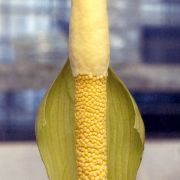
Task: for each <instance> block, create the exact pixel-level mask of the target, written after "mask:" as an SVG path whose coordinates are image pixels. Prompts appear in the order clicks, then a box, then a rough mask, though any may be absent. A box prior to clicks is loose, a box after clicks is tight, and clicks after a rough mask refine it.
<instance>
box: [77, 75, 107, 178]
mask: <svg viewBox="0 0 180 180" xmlns="http://www.w3.org/2000/svg"><path fill="white" fill-rule="evenodd" d="M106 103H107V97H106V77H104V76H99V77H97V76H88V75H78V76H77V77H75V125H76V129H75V139H76V163H77V174H78V179H79V180H95V179H97V180H104V179H106V177H107V142H106V139H107V138H106V123H105V122H106Z"/></svg>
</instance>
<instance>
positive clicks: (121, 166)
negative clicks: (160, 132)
mask: <svg viewBox="0 0 180 180" xmlns="http://www.w3.org/2000/svg"><path fill="white" fill-rule="evenodd" d="M107 99H108V101H107V117H106V118H107V119H106V120H107V146H108V147H107V149H108V152H107V158H108V161H107V165H108V180H135V179H136V174H137V170H138V168H139V165H140V162H141V157H142V153H143V148H144V125H143V122H142V119H141V116H140V113H139V110H138V108H137V105H136V104H135V101H134V100H133V98H132V96H131V95H130V93H129V91H128V90H127V88H126V87H125V86H124V85H123V83H122V82H121V81H120V80H119V79H118V77H117V76H116V75H115V74H114V73H113V71H112V70H111V69H109V71H108V79H107ZM36 139H37V144H38V147H39V151H40V154H41V157H42V160H43V162H44V164H45V167H46V170H47V173H48V176H49V179H50V180H76V179H77V178H76V161H75V159H76V157H75V137H74V82H73V76H72V73H71V69H70V64H69V61H67V63H66V64H65V66H64V68H63V69H62V71H61V72H60V73H59V75H58V76H57V78H56V79H55V81H54V82H53V83H52V85H51V86H50V88H49V90H48V91H47V93H46V94H45V96H44V98H43V100H42V102H41V105H40V107H39V110H38V113H37V120H36Z"/></svg>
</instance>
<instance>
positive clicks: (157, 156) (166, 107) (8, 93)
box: [0, 0, 180, 180]
mask: <svg viewBox="0 0 180 180" xmlns="http://www.w3.org/2000/svg"><path fill="white" fill-rule="evenodd" d="M108 5H109V6H108V7H109V19H110V33H111V34H110V37H111V65H112V66H113V67H114V69H115V70H116V72H117V73H118V75H119V76H120V77H121V79H123V81H124V82H125V83H126V85H127V86H128V87H129V89H130V91H131V92H132V94H133V96H134V98H135V99H136V102H137V104H138V106H139V108H140V111H141V113H142V116H143V119H144V123H145V127H146V144H145V152H144V157H143V161H142V164H141V167H140V170H139V173H138V177H137V180H152V179H153V180H179V179H180V171H179V169H178V168H179V164H180V78H179V77H180V1H178V0H136V1H134V0H109V1H108ZM69 8H70V1H69V0H26V1H22V0H0V159H1V161H0V180H47V177H46V173H45V170H44V167H43V164H42V162H41V160H40V156H39V153H38V150H37V146H36V144H35V135H34V120H35V112H36V109H37V107H38V104H39V102H40V100H41V98H42V96H43V94H44V92H45V89H46V88H47V87H48V85H49V83H50V82H51V81H52V80H53V79H54V78H55V76H56V74H57V72H58V71H59V69H60V67H61V66H62V64H63V63H64V60H65V59H66V57H67V40H68V21H69Z"/></svg>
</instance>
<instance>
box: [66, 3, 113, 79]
mask: <svg viewBox="0 0 180 180" xmlns="http://www.w3.org/2000/svg"><path fill="white" fill-rule="evenodd" d="M109 49H110V48H109V30H108V17H107V7H106V1H105V0H98V1H97V0H96V1H94V0H84V1H82V0H72V9H71V18H70V34H69V59H70V63H71V69H72V73H73V75H74V76H77V75H78V74H88V75H97V76H99V75H104V76H106V75H107V69H108V65H109V56H110V55H109V54H110V50H109Z"/></svg>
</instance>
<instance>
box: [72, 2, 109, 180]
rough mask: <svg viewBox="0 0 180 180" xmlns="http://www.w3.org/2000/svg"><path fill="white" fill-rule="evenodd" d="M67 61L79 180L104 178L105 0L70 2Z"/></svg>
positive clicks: (107, 50) (107, 41)
mask: <svg viewBox="0 0 180 180" xmlns="http://www.w3.org/2000/svg"><path fill="white" fill-rule="evenodd" d="M69 59H70V63H71V69H72V73H73V75H74V77H75V141H76V163H77V175H78V179H80V180H91V179H92V180H93V179H94V180H95V179H99V180H104V179H106V178H107V138H106V103H107V94H106V77H107V69H108V65H109V33H108V19H107V10H106V1H105V0H72V12H71V21H70V36H69Z"/></svg>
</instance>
